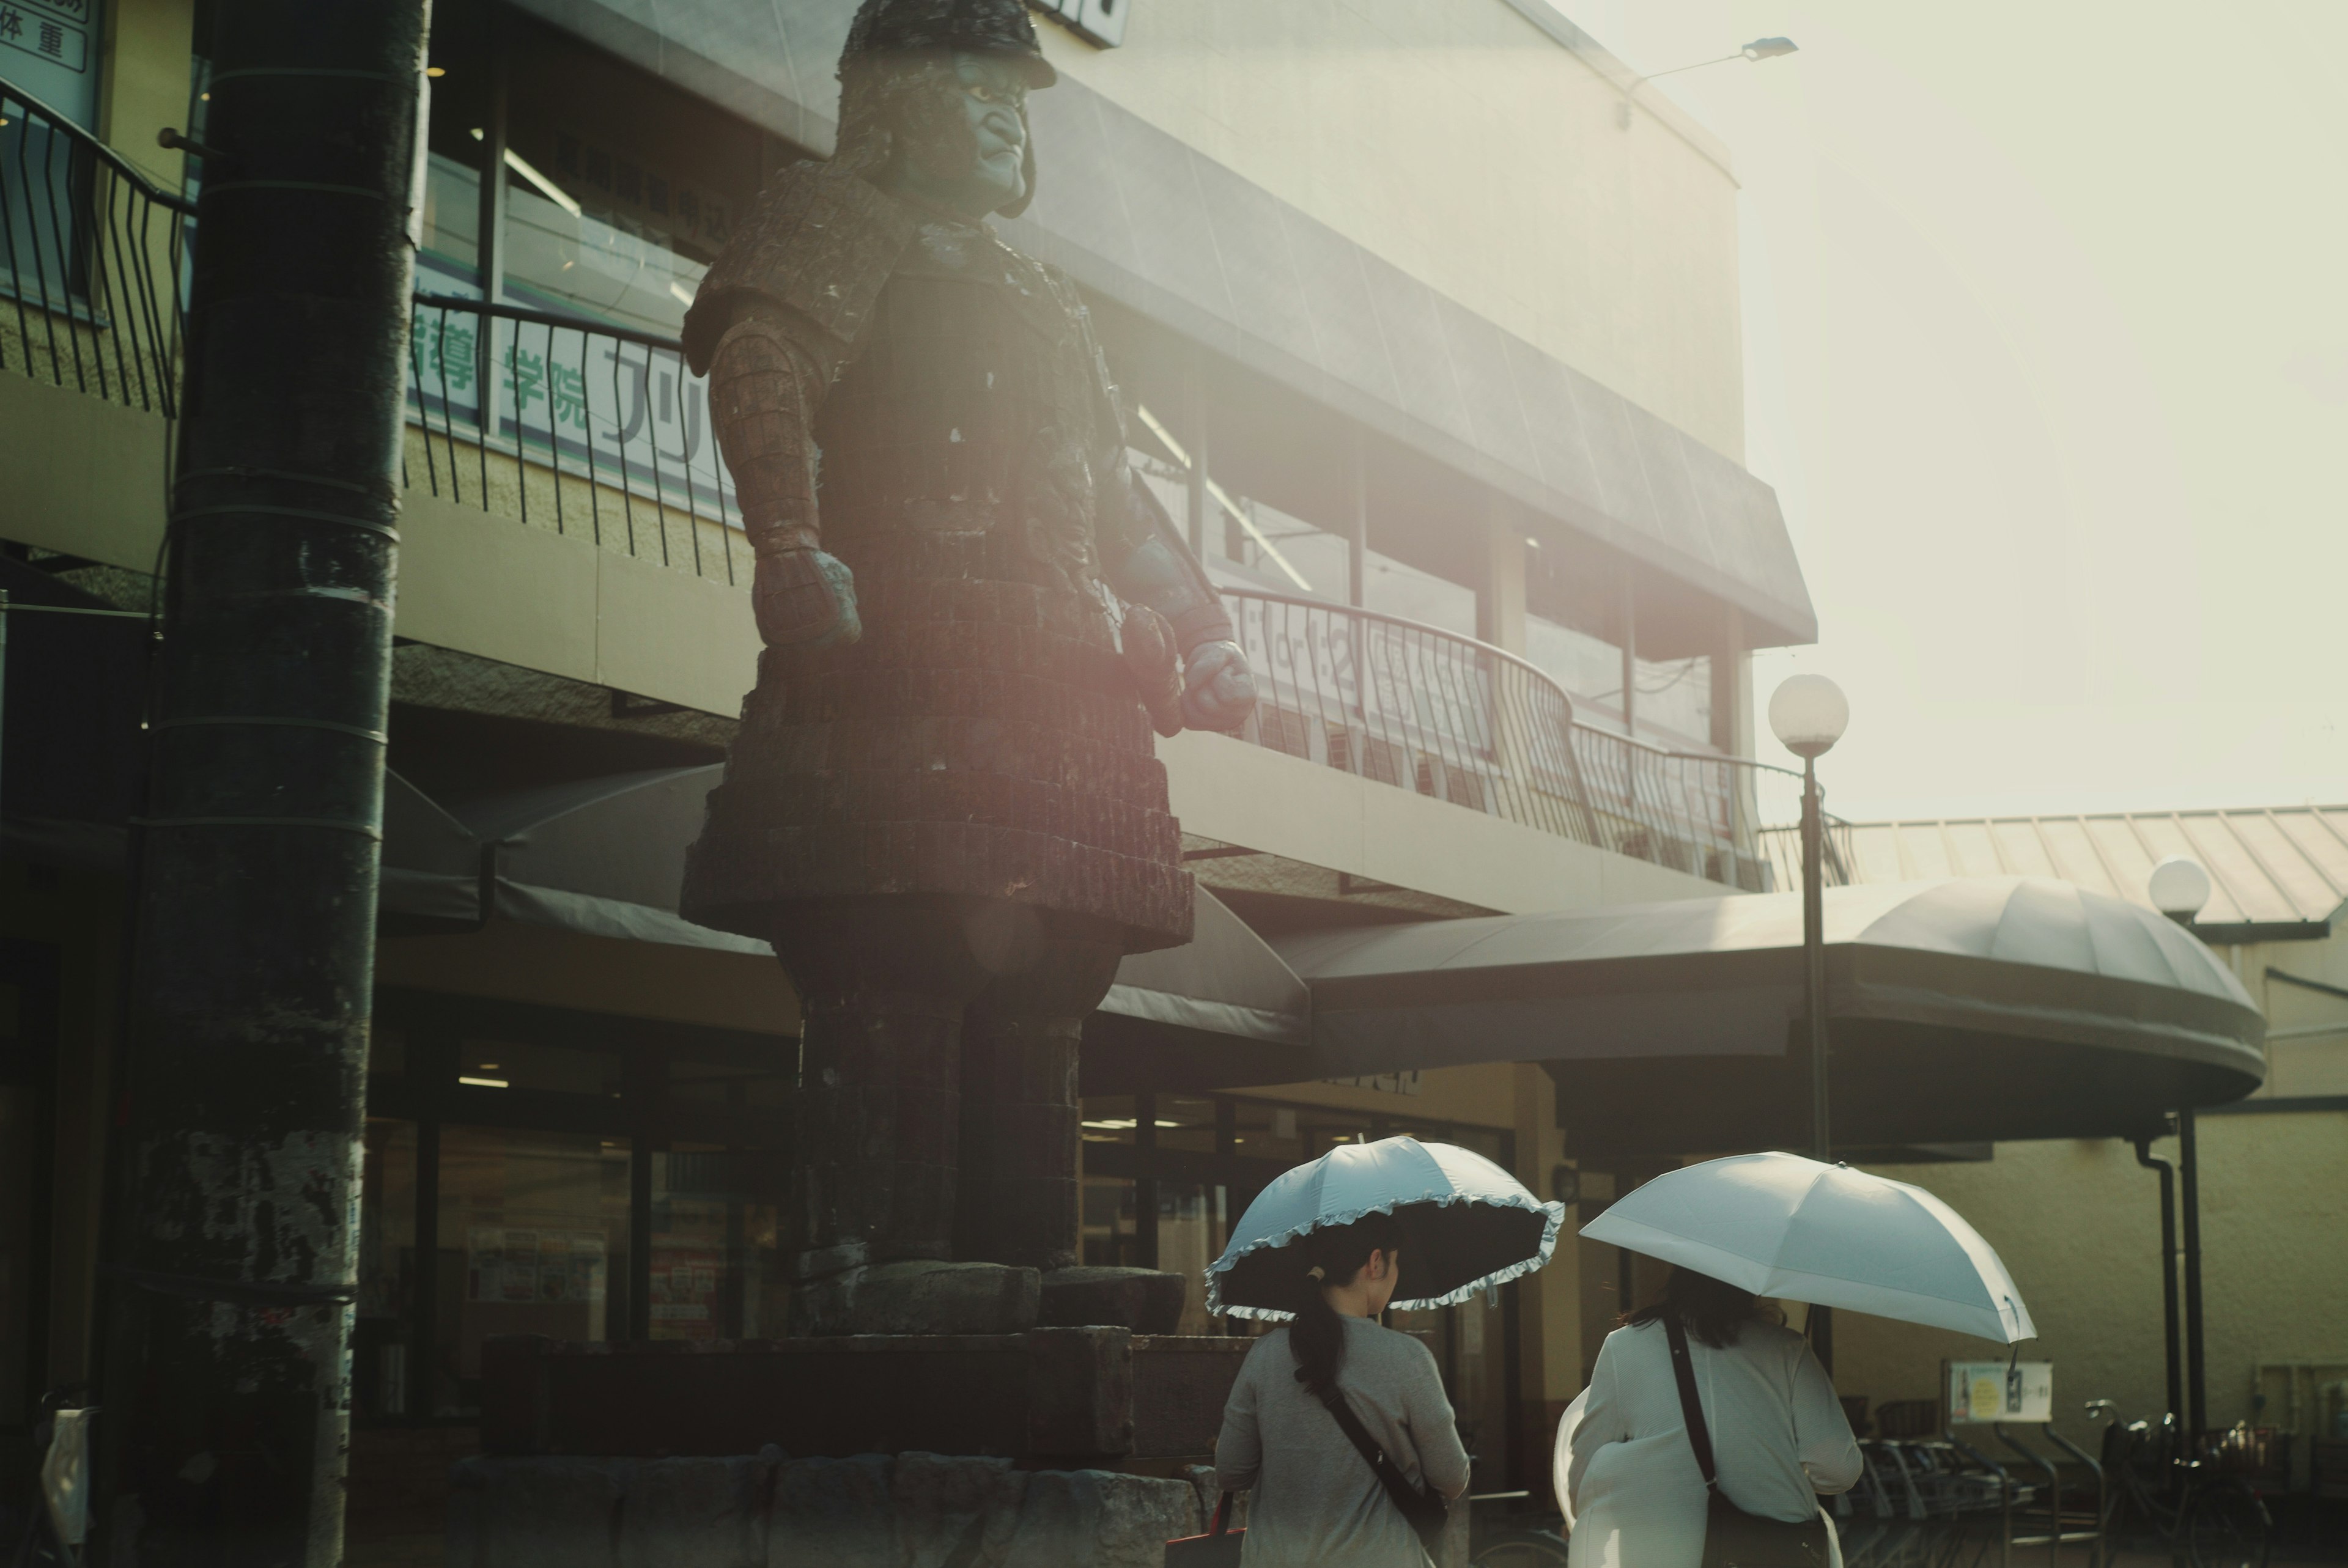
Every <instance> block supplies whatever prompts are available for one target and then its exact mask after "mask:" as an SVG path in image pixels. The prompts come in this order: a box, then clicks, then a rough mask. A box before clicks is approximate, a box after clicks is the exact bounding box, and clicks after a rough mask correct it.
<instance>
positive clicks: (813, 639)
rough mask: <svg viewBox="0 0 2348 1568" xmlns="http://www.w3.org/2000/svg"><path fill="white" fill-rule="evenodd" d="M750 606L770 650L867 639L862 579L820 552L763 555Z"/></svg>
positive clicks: (805, 550) (802, 550)
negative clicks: (860, 609) (859, 595)
mask: <svg viewBox="0 0 2348 1568" xmlns="http://www.w3.org/2000/svg"><path fill="white" fill-rule="evenodd" d="M750 602H751V604H752V606H753V607H754V608H755V609H756V610H757V614H758V636H759V637H760V639H761V640H763V641H765V642H766V644H767V647H769V648H805V649H810V650H812V649H818V648H832V647H837V646H838V645H839V644H841V643H845V642H853V641H856V640H857V639H858V638H860V637H861V636H863V635H864V623H863V621H862V620H859V619H858V618H857V614H856V574H855V573H854V572H852V571H850V570H849V569H848V563H847V562H846V561H843V560H841V559H839V557H837V556H831V555H826V554H825V553H824V552H823V551H821V550H819V549H811V548H794V549H785V550H777V551H774V552H773V553H771V554H762V555H760V556H759V557H758V564H757V572H756V574H755V575H754V576H753V578H752V579H751V584H750Z"/></svg>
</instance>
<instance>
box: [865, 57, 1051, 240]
mask: <svg viewBox="0 0 2348 1568" xmlns="http://www.w3.org/2000/svg"><path fill="white" fill-rule="evenodd" d="M932 90H933V93H934V96H933V97H927V98H925V99H924V100H923V101H922V102H921V103H920V105H919V106H918V108H914V109H912V110H911V111H910V112H909V113H908V114H907V115H906V120H907V122H908V123H907V124H905V125H904V126H903V127H902V128H901V130H900V132H899V135H900V136H901V138H902V142H903V147H904V156H903V157H902V158H901V159H898V161H897V167H896V170H895V176H894V178H893V179H892V180H891V184H892V185H894V186H895V187H896V188H897V189H898V190H902V191H903V192H904V193H905V194H907V195H909V196H914V197H918V198H920V199H921V200H924V201H929V202H933V203H935V204H936V205H938V206H940V207H944V208H947V209H949V210H953V211H955V212H960V213H963V214H965V215H967V216H968V217H971V218H973V219H976V218H983V217H984V216H986V214H988V213H990V212H992V211H994V210H995V209H997V208H999V207H1005V206H1008V205H1009V204H1011V203H1012V202H1014V201H1016V200H1019V198H1020V197H1021V196H1023V195H1025V192H1026V176H1025V173H1024V172H1023V171H1022V169H1021V164H1022V162H1023V161H1024V159H1025V157H1026V152H1027V121H1026V118H1025V115H1024V114H1022V113H1021V110H1022V109H1023V108H1025V105H1026V102H1027V77H1026V73H1025V71H1024V70H1023V69H1021V67H1019V66H1018V65H1016V64H1014V62H1012V61H1010V60H1005V59H1002V58H999V57H997V56H993V55H968V54H960V53H957V54H956V55H955V56H954V57H953V71H952V72H951V73H950V74H949V73H944V72H941V73H940V74H939V76H938V77H937V78H936V84H935V87H934V88H933V89H932Z"/></svg>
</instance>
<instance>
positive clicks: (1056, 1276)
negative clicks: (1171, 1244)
mask: <svg viewBox="0 0 2348 1568" xmlns="http://www.w3.org/2000/svg"><path fill="white" fill-rule="evenodd" d="M1188 1283H1189V1282H1188V1281H1186V1280H1185V1279H1184V1278H1183V1277H1182V1276H1180V1275H1179V1274H1161V1273H1159V1271H1158V1270H1157V1269H1154V1268H1099V1267H1090V1266H1087V1267H1080V1268H1056V1269H1054V1270H1053V1271H1052V1272H1051V1273H1049V1274H1047V1275H1045V1276H1044V1288H1043V1296H1042V1299H1041V1302H1040V1303H1039V1305H1038V1307H1037V1309H1036V1314H1035V1322H1036V1325H1037V1326H1038V1327H1046V1328H1082V1327H1090V1326H1092V1325H1095V1324H1107V1325H1110V1326H1113V1327H1118V1328H1129V1329H1131V1330H1132V1331H1133V1332H1135V1333H1136V1334H1171V1333H1173V1332H1174V1331H1175V1330H1176V1329H1178V1328H1179V1327H1181V1323H1182V1300H1183V1296H1184V1294H1185V1291H1186V1287H1187V1286H1188Z"/></svg>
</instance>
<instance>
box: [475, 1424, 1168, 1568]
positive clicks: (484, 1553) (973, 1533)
mask: <svg viewBox="0 0 2348 1568" xmlns="http://www.w3.org/2000/svg"><path fill="white" fill-rule="evenodd" d="M1210 1484H1211V1482H1210V1481H1204V1480H1202V1478H1201V1476H1198V1475H1194V1476H1193V1477H1192V1478H1191V1479H1190V1480H1188V1481H1171V1480H1164V1479H1160V1478H1157V1477H1150V1476H1137V1475H1122V1474H1118V1473H1117V1472H1114V1471H1097V1470H1079V1471H1023V1470H1019V1469H1016V1468H1014V1466H1013V1464H1012V1462H1011V1461H1010V1460H1004V1459H983V1458H957V1457H952V1456H947V1455H942V1454H930V1453H906V1454H898V1455H895V1456H890V1455H885V1454H860V1455H857V1456H855V1457H852V1458H847V1459H799V1460H790V1459H786V1458H784V1457H783V1455H782V1454H781V1453H780V1452H779V1451H778V1450H773V1449H769V1450H767V1451H766V1452H764V1453H762V1454H759V1455H757V1456H756V1457H751V1458H741V1457H726V1458H717V1459H706V1460H626V1459H506V1458H480V1459H469V1460H462V1461H460V1462H459V1463H458V1466H457V1469H456V1476H455V1496H456V1497H457V1498H458V1500H459V1506H457V1507H452V1508H451V1510H450V1511H449V1516H448V1558H447V1561H448V1568H538V1565H540V1564H541V1563H542V1564H546V1565H548V1568H552V1565H553V1564H556V1563H561V1564H562V1565H563V1568H637V1565H639V1564H642V1565H652V1564H679V1565H682V1564H686V1563H692V1564H695V1565H699V1568H947V1565H948V1564H953V1568H1158V1565H1159V1563H1160V1562H1162V1561H1163V1557H1164V1553H1165V1543H1166V1542H1168V1541H1170V1540H1173V1539H1175V1538H1177V1537H1179V1536H1184V1535H1195V1534H1197V1533H1199V1532H1200V1531H1201V1530H1203V1529H1205V1528H1206V1524H1205V1522H1206V1519H1207V1517H1208V1512H1207V1504H1208V1501H1209V1500H1210V1497H1211V1493H1210V1491H1207V1490H1206V1489H1207V1487H1208V1486H1209V1485H1210Z"/></svg>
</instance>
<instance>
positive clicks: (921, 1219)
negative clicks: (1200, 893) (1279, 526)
mask: <svg viewBox="0 0 2348 1568" xmlns="http://www.w3.org/2000/svg"><path fill="white" fill-rule="evenodd" d="M839 80H840V114H839V121H840V128H839V150H838V153H837V155H836V156H835V157H834V158H833V159H830V160H829V162H809V163H801V164H798V165H796V166H794V167H793V168H791V169H788V170H787V171H785V172H784V173H783V174H781V175H780V176H779V177H778V178H777V179H775V180H774V181H773V182H772V183H771V184H770V185H769V186H768V187H767V190H765V192H764V193H763V194H762V195H761V196H760V198H759V200H758V203H757V208H756V210H754V212H753V213H752V215H751V217H750V219H749V220H748V221H747V222H746V223H745V224H744V225H743V226H742V228H741V229H740V231H738V232H737V233H736V236H735V238H734V240H733V241H732V243H731V244H729V245H728V246H727V247H726V251H724V252H723V253H722V254H721V255H720V256H719V257H718V259H717V261H716V263H715V264H714V265H713V266H712V267H711V269H710V271H709V274H708V276H707V277H706V278H705V280H704V281H703V282H702V285H701V289H700V292H699V294H698V295H697V296H696V298H695V301H694V304H693V308H692V310H691V311H690V313H688V314H687V316H686V318H685V347H686V353H687V354H688V356H689V358H690V361H691V363H692V365H693V368H694V369H695V371H696V372H702V373H705V374H707V375H708V376H709V378H710V394H711V398H710V401H711V405H712V409H713V422H714V424H715V425H716V434H717V438H718V442H719V445H720V448H721V450H722V451H723V452H724V454H725V457H726V464H727V466H729V467H730V468H731V470H732V472H733V475H734V479H735V484H736V491H737V494H738V495H739V497H740V499H741V507H742V515H743V519H744V523H745V526H746V528H747V530H748V534H749V539H750V544H751V548H752V549H753V550H754V552H755V554H756V558H757V569H756V570H757V576H756V579H755V582H754V585H753V594H752V599H753V604H754V606H755V610H756V613H757V623H758V630H759V635H760V637H761V639H762V640H763V641H764V643H765V645H766V646H765V649H764V651H763V652H762V653H761V655H760V658H759V661H758V682H757V689H756V690H755V691H753V692H751V693H750V695H749V696H748V697H747V699H746V701H745V702H744V706H743V712H742V724H741V729H740V731H739V733H738V735H737V737H736V741H735V743H734V748H733V752H732V754H731V756H730V758H729V759H728V761H727V764H726V775H725V780H724V782H723V783H722V784H719V785H718V786H717V787H716V789H715V790H713V791H712V792H711V794H710V796H709V804H708V816H707V820H706V822H705V825H704V827H703V830H702V835H701V837H700V840H699V842H697V843H696V844H695V845H694V846H693V849H692V851H691V854H690V856H689V857H688V860H687V863H686V869H685V896H684V905H683V908H684V913H685V916H686V917H688V918H690V919H693V920H695V921H698V922H699V923H701V924H703V925H705V926H712V927H717V928H720V929H723V930H729V931H736V932H739V933H742V934H744V935H747V936H752V937H757V938H765V939H767V940H768V941H771V942H772V943H773V944H774V948H775V951H776V953H777V955H778V957H779V958H781V960H782V962H783V965H784V967H785V968H787V969H788V971H789V973H790V976H791V979H792V981H793V983H794V985H795V986H796V987H797V989H798V994H799V997H800V999H801V1008H802V1013H803V1030H804V1032H803V1035H802V1040H801V1048H800V1050H801V1055H800V1071H799V1080H800V1085H801V1088H800V1093H799V1098H798V1107H799V1109H798V1132H797V1136H798V1144H797V1153H796V1163H797V1199H796V1202H797V1206H798V1233H799V1243H798V1245H799V1250H798V1254H797V1256H796V1258H795V1261H794V1268H793V1275H794V1280H793V1289H792V1298H791V1330H792V1332H794V1333H797V1334H839V1333H871V1332H923V1331H926V1332H963V1333H973V1332H1007V1331H1012V1330H1015V1329H1019V1328H1024V1327H1027V1326H1028V1324H1029V1323H1032V1322H1033V1321H1034V1320H1035V1314H1036V1310H1037V1307H1036V1303H1037V1302H1038V1300H1039V1299H1041V1300H1044V1301H1045V1302H1047V1303H1048V1301H1049V1300H1050V1298H1051V1295H1052V1286H1053V1281H1054V1278H1055V1276H1059V1277H1061V1278H1063V1279H1066V1278H1068V1276H1065V1275H1062V1274H1061V1271H1065V1270H1067V1269H1069V1268H1070V1266H1072V1265H1074V1264H1075V1263H1076V1261H1077V1253H1076V1246H1077V1233H1078V1222H1077V1192H1076V1158H1077V1152H1078V1151H1077V1145H1078V1138H1079V1136H1080V1133H1079V1129H1078V1124H1077V1122H1078V1114H1079V1112H1078V1110H1077V1104H1076V1052H1077V1042H1078V1036H1079V1031H1080V1030H1081V1028H1082V1025H1083V1021H1084V1019H1085V1017H1086V1015H1087V1014H1088V1013H1090V1012H1091V1011H1092V1010H1093V1009H1094V1008H1095V1007H1097V1005H1098V1004H1099V1002H1100V1001H1101V999H1102V998H1103V997H1104V996H1105V995H1106V994H1107V989H1108V987H1109V984H1110V982H1111V980H1112V979H1113V978H1114V976H1115V973H1116V969H1117V962H1118V960H1119V959H1120V958H1123V957H1124V956H1125V955H1126V954H1128V953H1137V952H1146V951H1148V950H1150V949H1152V948H1166V947H1172V946H1176V945H1179V944H1180V943H1182V942H1185V941H1188V940H1189V937H1190V908H1191V905H1190V900H1191V886H1190V876H1189V873H1188V872H1187V871H1185V870H1184V869H1183V868H1182V865H1181V858H1180V835H1179V828H1178V825H1177V824H1176V822H1175V820H1174V817H1173V816H1172V815H1171V814H1170V812H1169V806H1168V801H1167V794H1166V773H1165V768H1164V766H1163V765H1162V764H1160V763H1159V761H1158V760H1157V758H1156V757H1155V756H1154V755H1153V754H1152V742H1151V740H1150V732H1151V730H1152V728H1153V727H1154V728H1155V729H1156V730H1157V732H1158V733H1160V734H1165V735H1171V734H1174V733H1178V732H1179V730H1180V729H1181V728H1182V727H1184V726H1185V725H1188V726H1190V727H1193V728H1204V729H1210V730H1230V729H1233V728H1236V727H1237V726H1238V725H1239V724H1240V723H1241V722H1242V721H1243V720H1244V719H1245V717H1246V716H1247V713H1248V712H1249V710H1250V709H1251V707H1252V706H1253V704H1254V702H1255V688H1254V683H1253V680H1252V677H1251V674H1250V672H1249V671H1248V667H1247V662H1246V660H1245V658H1244V657H1243V655H1242V654H1241V651H1240V649H1239V647H1238V645H1237V644H1236V642H1235V641H1233V639H1232V631H1231V622H1230V621H1229V620H1228V619H1227V618H1226V616H1225V614H1224V611H1223V608H1222V605H1221V601H1220V599H1219V598H1218V596H1217V595H1216V593H1215V590H1214V589H1213V588H1212V587H1211V586H1210V583H1209V582H1208V580H1207V578H1206V576H1205V574H1204V572H1202V571H1201V570H1200V567H1199V565H1198V563H1197V561H1196V560H1195V559H1193V558H1192V557H1191V555H1190V554H1189V551H1188V549H1187V548H1185V547H1184V545H1183V543H1182V541H1181V539H1180V537H1179V535H1178V534H1177V533H1176V532H1175V531H1174V528H1173V526H1172V523H1171V521H1170V520H1169V518H1167V516H1166V514H1165V511H1164V509H1163V508H1162V507H1159V505H1158V503H1157V502H1156V500H1155V499H1154V498H1153V497H1151V496H1150V495H1149V493H1148V490H1147V489H1146V488H1145V487H1143V486H1142V485H1141V484H1140V483H1139V482H1138V479H1137V478H1136V477H1135V476H1134V475H1133V474H1132V472H1131V471H1130V469H1129V467H1128V463H1127V458H1126V446H1125V431H1124V425H1123V418H1122V415H1121V414H1120V411H1119V408H1118V403H1117V388H1116V386H1115V385H1114V384H1112V383H1111V381H1110V379H1109V374H1108V367H1107V360H1106V359H1105V358H1104V356H1103V354H1102V352H1101V350H1100V347H1099V345H1098V343H1097V342H1096V341H1095V338H1094V334H1093V329H1092V325H1091V323H1090V320H1089V319H1088V317H1087V315H1086V309H1085V306H1084V303H1083V302H1082V300H1081V299H1080V297H1079V296H1078V294H1077V292H1076V288H1075V286H1074V285H1073V284H1072V283H1071V282H1070V281H1069V280H1068V279H1067V277H1066V275H1065V274H1063V273H1061V272H1058V271H1056V269H1054V268H1051V267H1047V266H1045V265H1044V264H1042V263H1040V262H1038V261H1034V260H1032V259H1031V258H1029V257H1027V256H1025V255H1023V254H1021V253H1020V252H1019V251H1014V250H1013V249H1011V248H1010V247H1009V246H1008V245H1006V244H1004V242H1003V241H1002V240H1000V239H999V238H998V237H997V236H996V235H995V233H994V231H993V230H992V228H990V226H989V225H988V223H987V221H986V220H987V218H988V217H989V215H990V214H993V213H996V212H1001V213H1004V214H1007V215H1015V214H1016V213H1018V212H1019V211H1021V210H1024V209H1025V207H1026V205H1027V203H1028V201H1029V200H1030V199H1031V198H1032V197H1033V196H1034V194H1035V149H1034V148H1033V147H1032V146H1031V145H1030V142H1029V138H1028V126H1027V114H1026V97H1027V95H1028V93H1029V92H1030V91H1033V90H1035V89H1037V88H1041V87H1048V86H1050V85H1051V84H1052V82H1053V80H1054V72H1053V69H1052V67H1051V66H1050V65H1049V64H1048V63H1047V62H1046V61H1045V58H1044V56H1043V51H1042V49H1041V47H1040V46H1038V44H1037V42H1036V38H1035V28H1034V26H1033V25H1032V24H1031V23H1030V22H1029V20H1028V18H1027V14H1026V8H1025V5H1024V4H1023V0H864V4H863V5H861V6H860V9H859V10H858V12H857V14H856V17H855V20H854V22H853V24H852V26H850V32H849V36H848V44H847V47H846V49H845V51H844V52H843V53H842V55H841V57H840V63H839ZM1157 1277H1159V1279H1161V1280H1163V1281H1164V1282H1165V1283H1171V1282H1170V1279H1167V1278H1166V1276H1157ZM1081 1283H1085V1284H1087V1285H1091V1286H1097V1285H1098V1281H1097V1279H1096V1278H1094V1277H1092V1271H1086V1276H1085V1277H1084V1279H1083V1281H1081ZM1157 1294H1158V1295H1159V1296H1163V1295H1164V1292H1162V1291H1160V1292H1158V1293H1157ZM1081 1320H1083V1321H1088V1322H1101V1321H1106V1320H1107V1319H1106V1318H1104V1317H1100V1316H1092V1315H1088V1316H1086V1317H1084V1318H1082V1319H1081Z"/></svg>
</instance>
